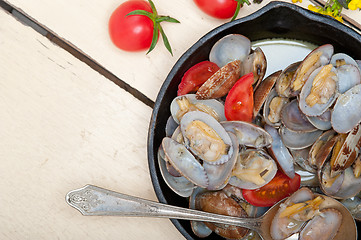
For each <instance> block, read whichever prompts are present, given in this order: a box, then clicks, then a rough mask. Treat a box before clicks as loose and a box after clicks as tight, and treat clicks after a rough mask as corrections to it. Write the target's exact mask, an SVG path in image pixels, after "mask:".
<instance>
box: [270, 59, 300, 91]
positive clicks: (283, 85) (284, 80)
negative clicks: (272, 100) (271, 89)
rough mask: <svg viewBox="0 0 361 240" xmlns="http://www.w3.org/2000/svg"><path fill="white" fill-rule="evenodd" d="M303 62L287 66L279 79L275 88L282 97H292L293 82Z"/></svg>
mask: <svg viewBox="0 0 361 240" xmlns="http://www.w3.org/2000/svg"><path fill="white" fill-rule="evenodd" d="M300 64H301V62H295V63H292V64H291V65H289V66H288V67H286V68H285V69H284V70H283V71H282V73H281V75H280V76H279V78H278V79H277V82H276V86H275V89H276V91H277V93H278V95H279V96H281V97H291V82H292V79H293V76H294V75H295V72H296V70H297V68H298V67H299V66H300Z"/></svg>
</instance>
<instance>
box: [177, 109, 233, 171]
mask: <svg viewBox="0 0 361 240" xmlns="http://www.w3.org/2000/svg"><path fill="white" fill-rule="evenodd" d="M195 120H199V121H202V122H204V123H205V124H206V125H208V126H209V127H211V128H212V129H213V130H214V131H215V132H216V133H217V134H218V136H220V137H221V139H222V140H223V142H224V143H225V144H226V145H227V146H229V149H228V152H227V154H223V155H222V156H221V157H220V158H219V159H218V160H217V161H215V162H209V161H207V159H203V158H204V157H203V156H202V154H201V153H199V152H197V150H196V149H194V148H193V147H192V146H190V143H191V141H190V139H189V138H188V133H187V126H188V125H189V124H191V123H192V122H193V121H195ZM180 128H181V131H182V134H183V138H184V142H185V145H186V146H187V148H189V149H190V150H191V151H192V152H193V153H194V154H195V155H197V156H198V157H199V158H201V159H202V160H204V161H207V162H208V163H210V164H222V163H225V162H227V161H228V160H229V159H230V158H231V156H232V154H233V147H232V140H231V138H230V136H229V135H228V133H227V132H226V130H225V129H224V128H223V127H222V125H221V124H220V123H219V122H218V121H217V120H216V119H214V118H213V117H211V116H210V115H208V114H206V113H204V112H199V111H193V112H188V113H186V114H184V116H183V118H182V120H181V122H180Z"/></svg>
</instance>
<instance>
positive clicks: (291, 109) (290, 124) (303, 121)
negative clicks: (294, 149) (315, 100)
mask: <svg viewBox="0 0 361 240" xmlns="http://www.w3.org/2000/svg"><path fill="white" fill-rule="evenodd" d="M298 105H299V104H298V101H297V99H294V100H292V101H291V102H289V103H287V104H286V105H285V106H284V107H283V108H282V111H281V121H282V123H283V125H285V126H286V127H287V128H288V129H290V130H291V131H294V132H314V131H316V130H317V129H316V128H315V127H314V126H313V125H312V124H311V123H310V122H309V121H308V119H307V118H306V116H305V115H304V114H303V113H302V112H301V111H300V109H299V107H298Z"/></svg>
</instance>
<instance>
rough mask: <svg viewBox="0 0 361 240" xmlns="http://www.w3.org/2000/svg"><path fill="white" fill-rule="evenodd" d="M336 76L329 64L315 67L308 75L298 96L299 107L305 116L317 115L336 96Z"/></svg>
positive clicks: (330, 103)
mask: <svg viewBox="0 0 361 240" xmlns="http://www.w3.org/2000/svg"><path fill="white" fill-rule="evenodd" d="M337 82H338V77H337V75H336V70H335V68H333V66H332V65H331V64H328V65H325V66H323V67H320V68H317V69H316V70H315V71H313V72H312V74H311V75H310V76H309V78H308V80H307V81H306V83H305V84H304V86H303V88H302V91H301V93H300V96H299V107H300V109H301V111H302V112H303V113H304V114H305V115H307V116H319V115H321V114H322V113H324V112H325V111H327V110H328V109H329V107H330V106H331V105H332V104H333V102H334V101H335V100H336V98H337V97H338V83H337Z"/></svg>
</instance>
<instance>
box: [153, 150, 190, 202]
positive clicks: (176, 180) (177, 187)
mask: <svg viewBox="0 0 361 240" xmlns="http://www.w3.org/2000/svg"><path fill="white" fill-rule="evenodd" d="M161 151H163V149H161V148H160V149H159V150H158V164H159V169H160V173H161V174H162V177H163V179H164V181H165V183H166V184H167V185H168V187H169V188H170V189H172V190H173V192H175V193H176V194H178V195H179V196H181V197H189V196H190V195H191V194H192V192H193V189H194V188H195V186H194V184H193V183H192V182H190V181H189V180H188V179H186V178H185V177H174V176H172V175H171V174H170V173H169V172H168V170H167V166H166V161H165V159H164V158H163V157H161V155H162V153H160V152H161Z"/></svg>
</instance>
